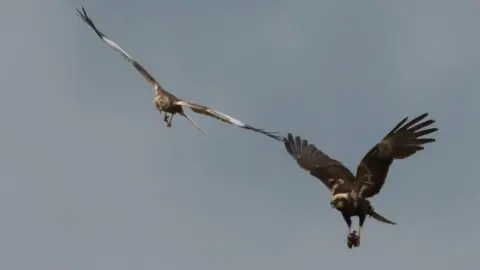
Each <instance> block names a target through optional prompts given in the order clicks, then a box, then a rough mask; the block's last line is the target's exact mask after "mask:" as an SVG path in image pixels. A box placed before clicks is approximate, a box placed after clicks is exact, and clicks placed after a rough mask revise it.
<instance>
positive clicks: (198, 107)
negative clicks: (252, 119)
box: [174, 100, 283, 141]
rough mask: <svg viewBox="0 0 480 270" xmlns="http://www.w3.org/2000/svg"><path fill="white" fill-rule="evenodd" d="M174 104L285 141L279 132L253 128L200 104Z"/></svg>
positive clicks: (178, 101) (178, 102)
mask: <svg viewBox="0 0 480 270" xmlns="http://www.w3.org/2000/svg"><path fill="white" fill-rule="evenodd" d="M174 104H175V105H180V106H185V107H189V108H190V109H191V110H192V111H193V112H195V113H199V114H203V115H206V116H210V117H213V118H216V119H218V120H220V121H223V122H225V123H229V124H232V125H235V126H237V127H240V128H244V129H248V130H252V131H255V132H259V133H262V134H264V135H267V136H268V137H270V138H273V139H275V140H277V141H282V140H283V137H282V136H280V135H275V134H278V132H267V131H265V130H263V129H259V128H255V127H252V126H250V125H247V124H244V123H242V122H241V121H240V120H237V119H235V118H233V117H231V116H229V115H227V114H225V113H222V112H219V111H217V110H214V109H212V108H209V107H207V106H203V105H199V104H196V103H193V102H187V101H184V100H177V101H176V102H174Z"/></svg>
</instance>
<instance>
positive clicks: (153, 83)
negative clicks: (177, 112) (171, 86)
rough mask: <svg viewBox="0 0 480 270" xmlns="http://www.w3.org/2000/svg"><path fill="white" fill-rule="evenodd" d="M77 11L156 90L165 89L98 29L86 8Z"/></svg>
mask: <svg viewBox="0 0 480 270" xmlns="http://www.w3.org/2000/svg"><path fill="white" fill-rule="evenodd" d="M77 12H78V13H77V15H78V16H79V17H80V18H82V20H83V21H84V22H85V23H86V24H88V25H89V26H90V27H91V28H92V29H93V31H95V33H96V34H97V36H98V37H99V38H100V39H101V40H102V41H103V42H105V43H106V44H107V45H108V46H110V47H111V48H112V49H114V50H115V51H117V52H118V53H120V54H121V55H122V56H123V57H124V58H125V59H127V60H128V61H129V62H130V63H132V65H133V67H135V69H137V70H138V72H140V74H142V76H143V77H145V79H147V81H148V83H150V85H151V86H152V87H153V89H154V90H155V91H165V90H164V89H163V88H162V87H161V86H160V84H159V83H158V82H157V81H156V80H155V79H154V78H153V76H152V75H150V73H148V71H147V70H146V69H145V68H143V67H142V66H141V65H140V64H139V63H138V62H137V61H135V60H134V59H133V58H132V57H131V56H130V55H129V54H128V53H127V52H126V51H125V50H123V49H122V48H121V47H120V46H118V45H117V43H115V42H113V41H112V40H111V39H109V38H107V36H105V35H104V34H103V33H102V32H100V30H98V28H97V27H96V26H95V24H93V21H92V19H90V17H89V16H88V15H87V12H86V11H85V8H83V7H82V10H79V9H78V8H77Z"/></svg>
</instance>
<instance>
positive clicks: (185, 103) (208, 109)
mask: <svg viewBox="0 0 480 270" xmlns="http://www.w3.org/2000/svg"><path fill="white" fill-rule="evenodd" d="M175 104H176V105H180V106H187V107H189V108H194V109H197V108H196V107H195V105H191V104H190V103H188V102H186V101H182V100H180V101H177V102H175ZM203 107H205V106H203ZM205 108H206V109H205V110H206V111H207V112H208V113H210V114H212V115H215V116H217V117H220V118H223V119H225V120H227V121H228V122H229V123H232V124H234V125H236V126H239V127H246V126H247V125H245V124H244V123H242V122H241V121H240V120H238V119H235V118H233V117H231V116H229V115H227V114H224V113H222V112H219V111H216V110H214V109H210V108H207V107H205Z"/></svg>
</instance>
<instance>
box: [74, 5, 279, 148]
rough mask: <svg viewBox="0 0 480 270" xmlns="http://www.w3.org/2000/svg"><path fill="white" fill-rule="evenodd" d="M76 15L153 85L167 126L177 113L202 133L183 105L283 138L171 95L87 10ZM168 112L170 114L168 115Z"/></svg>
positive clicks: (249, 128) (216, 117) (157, 106)
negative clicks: (102, 28)
mask: <svg viewBox="0 0 480 270" xmlns="http://www.w3.org/2000/svg"><path fill="white" fill-rule="evenodd" d="M77 12H78V14H77V15H78V16H80V18H81V19H82V20H83V21H84V22H85V23H86V24H88V25H89V26H90V27H91V28H92V29H93V31H95V33H96V34H97V35H98V37H99V38H100V39H101V40H102V41H103V42H105V43H106V44H107V45H108V46H110V47H111V48H112V49H114V50H115V51H116V52H118V53H120V54H121V55H122V56H123V57H124V58H125V59H127V60H128V61H129V62H130V63H131V64H132V65H133V67H134V68H135V69H136V70H137V71H138V72H140V74H142V76H143V77H144V78H145V79H146V80H147V81H148V83H149V84H150V85H151V86H152V87H153V89H154V94H155V97H154V99H153V103H154V106H155V108H156V109H157V110H158V111H159V112H160V113H162V112H164V113H165V117H164V119H163V120H164V121H165V123H166V125H167V127H171V126H172V119H173V116H174V115H175V114H179V115H181V116H183V117H185V118H187V120H188V121H190V123H192V124H193V125H194V126H195V127H196V128H197V129H198V130H199V131H200V132H202V133H204V134H205V132H204V131H203V130H202V129H201V128H200V127H199V126H198V125H197V124H196V123H195V122H194V121H193V120H192V119H191V118H190V117H189V116H188V115H187V114H186V113H185V111H184V109H183V108H184V107H188V108H190V109H191V110H192V111H193V112H195V113H198V114H203V115H206V116H210V117H213V118H215V119H218V120H220V121H222V122H225V123H228V124H232V125H235V126H237V127H240V128H243V129H247V130H251V131H255V132H259V133H262V134H264V135H267V136H268V137H270V138H273V139H275V140H279V141H281V140H282V139H283V137H282V136H280V135H275V133H277V132H267V131H265V130H263V129H259V128H255V127H253V126H250V125H247V124H244V123H242V122H241V121H240V120H238V119H235V118H233V117H231V116H229V115H227V114H225V113H222V112H220V111H217V110H215V109H212V108H210V107H207V106H203V105H200V104H196V103H193V102H189V101H186V100H183V99H180V98H178V97H176V96H175V95H173V94H172V93H169V92H167V91H166V90H165V89H163V88H162V86H161V85H160V84H159V83H158V82H157V81H156V80H155V78H153V76H152V75H150V73H149V72H148V71H147V70H146V69H145V68H144V67H142V66H141V65H140V64H139V63H138V62H137V61H135V60H134V59H133V58H132V57H131V56H130V55H129V54H128V53H127V52H126V51H125V50H123V49H122V48H121V47H120V46H119V45H117V44H116V43H115V42H113V41H112V40H111V39H109V38H107V36H105V35H104V34H103V33H102V32H100V30H98V28H97V27H96V26H95V25H94V24H93V21H92V19H90V17H89V16H88V15H87V12H86V11H85V9H84V8H83V7H82V10H79V9H77ZM168 114H170V115H168Z"/></svg>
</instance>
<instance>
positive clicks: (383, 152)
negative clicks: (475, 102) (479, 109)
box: [284, 113, 438, 248]
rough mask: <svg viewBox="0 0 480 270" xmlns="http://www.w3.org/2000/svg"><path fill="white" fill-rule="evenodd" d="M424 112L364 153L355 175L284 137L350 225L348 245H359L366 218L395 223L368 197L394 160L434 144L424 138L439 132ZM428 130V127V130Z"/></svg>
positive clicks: (309, 146) (297, 140) (309, 147)
mask: <svg viewBox="0 0 480 270" xmlns="http://www.w3.org/2000/svg"><path fill="white" fill-rule="evenodd" d="M427 116H428V113H424V114H422V115H420V116H417V117H415V118H414V119H412V120H410V121H409V122H407V120H408V117H405V118H404V119H403V120H402V121H400V122H399V123H398V124H397V125H396V126H395V127H394V128H393V129H392V130H391V131H390V132H389V133H388V134H387V135H386V136H385V137H383V139H381V140H380V142H378V143H377V144H376V145H375V146H374V147H373V148H371V149H370V151H368V152H367V154H365V156H364V157H363V158H362V160H361V162H360V164H359V165H358V167H357V172H356V174H355V175H354V174H353V173H352V172H351V171H350V170H349V169H347V168H346V167H345V166H344V165H343V164H342V163H341V162H339V161H338V160H335V159H333V158H331V157H329V156H328V155H327V154H325V153H323V152H322V151H321V150H319V149H317V147H316V146H315V145H313V144H309V143H308V141H307V140H305V139H302V138H301V137H299V136H295V137H293V135H292V134H291V133H288V134H287V138H284V145H285V148H286V150H287V152H288V153H289V154H290V155H291V156H292V157H293V158H294V159H295V160H296V161H297V163H298V165H299V166H300V167H301V168H302V169H304V170H306V171H308V172H309V173H310V174H311V175H313V176H314V177H316V178H318V179H319V180H320V181H321V182H323V184H325V186H326V187H327V188H328V189H329V190H330V192H331V201H330V205H331V207H332V208H335V209H337V210H338V211H340V212H341V214H342V216H343V219H344V220H345V222H346V223H347V226H348V235H347V245H348V247H349V248H351V247H352V245H353V246H356V247H358V246H360V232H361V230H362V228H363V224H364V222H365V218H366V217H367V216H370V217H372V218H374V219H376V220H378V221H380V222H383V223H387V224H392V225H395V224H396V223H395V222H393V221H390V220H388V219H386V218H385V217H383V216H381V215H380V214H378V213H377V212H376V211H375V210H374V208H373V206H372V205H371V204H370V202H369V201H368V200H367V198H371V197H373V196H375V195H376V194H378V193H379V192H380V190H381V189H382V187H383V185H384V184H385V180H386V178H387V174H388V170H389V169H390V166H391V165H392V163H393V161H394V160H397V159H406V158H408V157H410V156H411V155H413V154H415V153H416V152H418V151H421V150H423V149H424V144H427V143H432V142H435V139H434V138H424V137H422V136H425V135H428V134H431V133H433V132H436V131H437V130H438V129H437V128H431V127H429V126H430V125H431V124H433V123H435V120H432V119H429V120H426V121H423V122H422V120H424V119H425V118H426V117H427ZM427 127H428V128H427ZM353 216H358V219H359V230H358V234H357V232H356V231H353V233H352V232H351V226H352V220H351V217H353Z"/></svg>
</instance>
